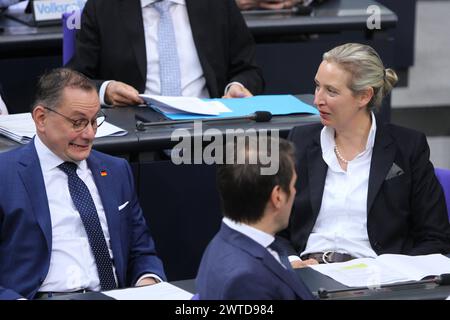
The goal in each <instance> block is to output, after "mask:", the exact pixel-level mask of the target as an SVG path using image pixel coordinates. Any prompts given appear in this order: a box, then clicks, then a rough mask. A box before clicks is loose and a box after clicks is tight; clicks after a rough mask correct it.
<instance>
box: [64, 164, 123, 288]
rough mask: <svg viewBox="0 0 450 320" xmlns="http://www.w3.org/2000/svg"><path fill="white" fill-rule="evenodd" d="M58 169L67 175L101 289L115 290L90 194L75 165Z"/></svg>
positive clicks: (103, 240)
mask: <svg viewBox="0 0 450 320" xmlns="http://www.w3.org/2000/svg"><path fill="white" fill-rule="evenodd" d="M58 167H59V168H60V169H61V170H62V171H64V173H65V174H67V177H68V182H69V192H70V196H71V197H72V201H73V203H74V204H75V207H76V208H77V209H78V212H79V213H80V217H81V221H83V225H84V229H85V230H86V234H87V236H88V240H89V245H90V246H91V250H92V253H93V254H94V258H95V263H96V264H97V270H98V277H99V279H100V286H101V289H102V290H110V289H114V288H116V281H115V279H114V274H113V267H112V262H111V257H110V255H109V251H108V246H107V245H106V240H105V236H104V235H103V230H102V227H101V224H100V220H99V218H98V214H97V209H95V205H94V200H92V196H91V193H90V192H89V189H88V187H87V186H86V184H85V183H84V182H83V180H81V179H80V177H78V175H77V165H76V164H75V163H73V162H64V163H62V164H60V165H59V166H58Z"/></svg>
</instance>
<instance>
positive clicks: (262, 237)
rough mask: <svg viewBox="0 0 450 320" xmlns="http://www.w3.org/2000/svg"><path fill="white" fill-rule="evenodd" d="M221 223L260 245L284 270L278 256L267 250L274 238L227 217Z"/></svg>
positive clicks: (274, 252) (269, 249)
mask: <svg viewBox="0 0 450 320" xmlns="http://www.w3.org/2000/svg"><path fill="white" fill-rule="evenodd" d="M222 221H223V223H225V224H226V225H227V226H228V227H230V228H231V229H233V230H235V231H237V232H240V233H242V234H244V235H246V236H247V237H249V238H250V239H252V240H254V241H255V242H257V243H259V244H260V245H262V246H263V247H264V248H266V249H267V250H268V251H269V253H270V254H271V255H272V256H273V257H274V258H275V259H276V260H277V261H278V262H279V263H280V264H281V265H282V266H283V267H284V268H285V266H284V265H283V264H282V263H281V260H280V256H279V255H278V253H277V252H276V251H274V250H272V249H271V248H269V246H270V245H271V244H272V242H273V241H274V240H275V237H274V236H273V235H271V234H268V233H266V232H264V231H261V230H259V229H256V228H254V227H251V226H249V225H248V224H245V223H239V222H235V221H233V220H231V219H229V218H227V217H224V218H223V219H222Z"/></svg>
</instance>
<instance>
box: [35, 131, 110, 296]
mask: <svg viewBox="0 0 450 320" xmlns="http://www.w3.org/2000/svg"><path fill="white" fill-rule="evenodd" d="M34 144H35V147H36V151H37V154H38V157H39V161H40V165H41V169H42V174H43V177H44V183H45V191H46V194H47V198H48V204H49V209H50V219H51V226H52V251H51V256H50V268H49V270H48V274H47V277H46V278H45V280H44V283H43V284H42V286H41V287H40V289H39V291H44V292H66V291H76V290H79V289H90V290H94V291H99V290H100V280H99V277H98V272H97V265H96V263H95V258H94V255H93V254H92V251H91V248H90V246H89V241H88V238H87V234H86V231H85V229H84V226H83V222H82V221H81V218H80V215H79V213H78V210H77V209H76V208H75V205H74V204H73V201H72V198H71V196H70V193H69V187H68V177H67V175H66V174H65V173H64V172H63V171H62V170H60V169H59V168H58V165H60V164H61V163H63V162H64V161H63V160H61V159H60V158H59V157H58V156H56V155H55V154H54V153H53V152H52V151H51V150H50V149H48V148H47V146H46V145H45V144H44V143H43V142H42V141H41V140H40V139H39V137H38V136H37V135H36V136H35V139H34ZM77 164H78V169H77V174H78V176H79V177H80V178H81V180H83V181H84V183H85V184H86V185H87V187H88V189H89V192H90V193H91V196H92V199H93V200H94V204H95V208H96V209H97V213H98V216H99V219H100V224H101V227H102V230H103V234H104V236H105V240H106V244H107V246H108V251H109V254H110V256H111V257H112V250H111V245H110V235H109V231H108V226H107V221H106V216H105V210H104V208H103V205H102V201H101V199H100V195H99V193H98V190H97V186H96V185H95V183H94V179H93V176H92V172H91V170H90V169H89V168H88V166H87V163H86V160H83V161H81V162H79V163H77ZM68 204H70V205H68ZM114 277H116V274H115V269H114ZM116 282H117V278H116Z"/></svg>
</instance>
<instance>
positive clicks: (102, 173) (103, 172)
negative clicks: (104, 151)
mask: <svg viewBox="0 0 450 320" xmlns="http://www.w3.org/2000/svg"><path fill="white" fill-rule="evenodd" d="M100 175H101V176H102V177H106V176H107V175H108V172H106V170H102V171H100Z"/></svg>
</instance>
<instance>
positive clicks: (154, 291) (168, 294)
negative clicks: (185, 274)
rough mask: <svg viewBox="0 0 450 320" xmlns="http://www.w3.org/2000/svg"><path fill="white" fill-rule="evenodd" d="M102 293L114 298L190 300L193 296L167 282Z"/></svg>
mask: <svg viewBox="0 0 450 320" xmlns="http://www.w3.org/2000/svg"><path fill="white" fill-rule="evenodd" d="M102 293H103V294H105V295H107V296H109V297H111V298H114V299H116V300H190V299H191V298H192V296H193V294H192V293H190V292H187V291H186V290H183V289H181V288H178V287H176V286H174V285H173V284H170V283H168V282H160V283H157V284H155V285H152V286H145V287H135V288H128V289H119V290H111V291H103V292H102Z"/></svg>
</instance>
